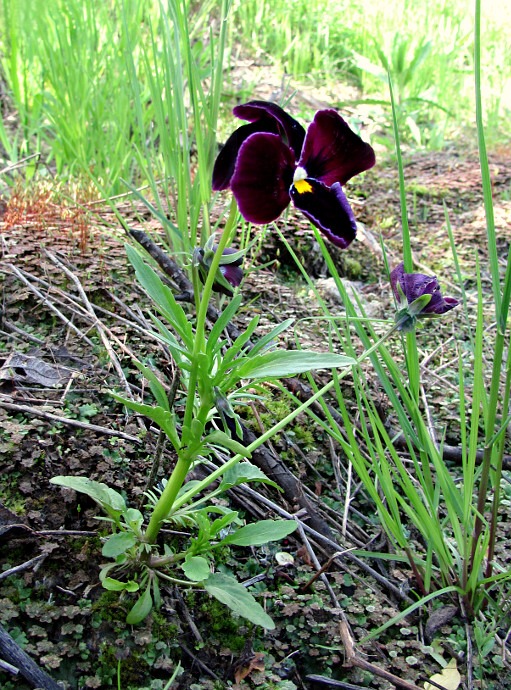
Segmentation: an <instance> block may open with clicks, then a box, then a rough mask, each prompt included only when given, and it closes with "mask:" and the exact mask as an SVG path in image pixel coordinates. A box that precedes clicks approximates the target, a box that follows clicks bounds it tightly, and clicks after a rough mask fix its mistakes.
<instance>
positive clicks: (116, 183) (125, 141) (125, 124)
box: [0, 0, 228, 227]
mask: <svg viewBox="0 0 511 690" xmlns="http://www.w3.org/2000/svg"><path fill="white" fill-rule="evenodd" d="M227 4H228V3H226V2H221V3H218V2H214V1H212V0H210V1H209V2H205V3H194V2H192V1H191V0H162V1H161V2H158V0H148V1H147V2H139V0H109V1H107V2H100V1H99V0H93V1H91V2H86V3H84V2H81V0H48V2H45V3H40V2H39V1H38V0H26V1H24V2H21V3H20V2H18V0H2V2H1V5H0V12H1V15H2V19H3V21H2V22H1V26H2V27H3V28H2V29H0V59H1V63H0V64H1V69H2V75H3V79H4V81H5V84H6V91H7V94H8V96H9V99H10V104H11V109H13V110H15V113H16V116H17V126H16V128H15V129H11V130H10V131H9V130H8V129H6V128H5V127H4V128H3V130H2V131H1V132H0V135H2V138H3V139H5V144H4V148H5V149H6V152H7V156H8V157H9V158H10V159H11V162H14V161H15V160H17V159H18V158H19V157H21V156H23V155H27V154H30V153H33V152H35V151H41V152H42V155H43V160H44V162H45V163H46V164H47V165H49V166H50V168H51V169H54V170H55V172H56V173H57V174H58V175H59V176H63V175H69V176H75V177H80V176H86V177H92V179H93V180H94V181H95V182H96V183H97V184H98V186H99V187H100V189H101V190H102V191H103V192H104V193H105V194H115V193H118V192H122V191H127V187H126V183H128V184H132V185H138V184H143V183H147V182H150V183H151V185H152V187H153V190H152V191H153V193H154V191H155V190H154V183H155V180H157V179H158V178H159V179H164V180H166V182H167V186H168V187H169V190H170V191H169V198H168V199H167V203H166V204H165V206H166V208H171V209H174V208H175V209H176V214H175V216H174V217H173V219H172V220H173V227H187V226H188V223H187V221H186V223H185V213H184V209H185V208H186V207H187V206H189V202H190V195H191V194H193V193H194V191H193V190H194V189H195V188H199V186H200V189H201V191H200V195H201V200H202V202H204V201H205V200H206V199H208V198H209V196H210V188H209V177H210V172H211V167H212V163H213V157H214V150H215V133H216V118H217V113H218V108H219V101H220V93H221V84H222V67H223V51H224V48H225V23H224V20H225V17H226V13H227V9H226V8H227ZM194 152H195V154H196V156H197V159H198V160H197V162H198V163H199V164H200V165H198V166H197V169H198V176H199V178H200V181H199V180H197V181H194V180H193V174H192V168H191V155H192V153H194ZM153 196H154V194H153ZM170 197H172V203H171V201H170ZM192 206H193V209H194V210H193V213H192V215H194V217H193V219H192V226H193V227H196V226H197V222H198V221H197V218H198V211H197V210H196V204H195V202H193V203H192ZM163 215H166V213H165V214H163ZM171 215H172V214H171Z"/></svg>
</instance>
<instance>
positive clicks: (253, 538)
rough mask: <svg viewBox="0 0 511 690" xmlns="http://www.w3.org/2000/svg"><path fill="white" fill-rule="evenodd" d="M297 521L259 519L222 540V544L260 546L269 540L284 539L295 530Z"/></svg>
mask: <svg viewBox="0 0 511 690" xmlns="http://www.w3.org/2000/svg"><path fill="white" fill-rule="evenodd" d="M295 529H296V522H295V521H294V520H259V522H252V523H251V524H250V525H245V527H241V528H240V529H239V530H236V532H234V533H233V534H229V535H228V536H227V537H225V539H223V540H222V544H233V545H235V546H260V545H261V544H266V543H268V542H269V541H278V540H279V539H284V537H287V535H288V534H291V532H294V531H295Z"/></svg>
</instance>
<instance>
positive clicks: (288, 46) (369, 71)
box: [233, 0, 511, 148]
mask: <svg viewBox="0 0 511 690" xmlns="http://www.w3.org/2000/svg"><path fill="white" fill-rule="evenodd" d="M235 7H236V19H235V22H234V23H233V25H235V26H236V36H235V38H236V39H238V40H240V41H241V42H242V43H243V44H244V45H245V46H246V48H247V49H248V50H249V51H250V52H252V51H253V49H254V47H255V48H256V49H257V50H259V51H262V52H263V53H265V54H266V57H267V59H269V60H271V61H272V62H274V63H275V64H276V65H277V66H279V67H281V68H283V69H284V70H285V71H286V72H287V73H288V74H290V75H292V76H293V77H294V78H295V79H297V80H298V81H299V82H300V81H302V82H303V81H310V80H313V81H314V82H315V83H318V84H322V85H324V84H325V83H326V84H327V85H329V87H330V90H331V92H332V93H334V94H335V93H336V92H337V93H338V98H339V102H342V101H343V100H345V98H346V96H345V94H346V89H345V88H344V86H345V85H346V84H349V85H353V84H355V85H357V86H358V88H359V95H360V99H359V100H361V101H365V102H366V103H367V106H368V108H369V109H372V110H373V116H374V114H375V113H377V112H381V108H382V107H383V109H384V110H383V115H386V117H383V116H381V115H380V119H381V122H382V124H383V125H384V127H385V128H387V129H388V125H389V124H390V122H391V120H390V102H389V99H388V94H387V91H386V84H387V71H390V74H391V76H392V79H393V82H394V85H395V90H396V101H397V104H398V109H397V113H398V119H399V121H400V127H401V130H402V134H403V136H406V137H407V139H408V141H410V142H411V143H412V144H413V145H415V146H417V145H419V146H429V147H432V148H439V147H441V146H442V145H443V144H444V141H445V139H446V138H454V137H456V136H459V134H460V132H461V131H462V130H463V129H464V128H467V127H469V128H473V123H472V122H471V117H470V114H471V113H472V112H473V108H474V97H473V90H472V88H471V79H472V74H473V58H472V56H473V48H474V43H473V33H472V26H473V12H472V8H471V7H470V5H468V4H467V2H466V1H465V0H433V1H432V2H428V3H424V2H421V0H400V1H399V2H395V3H390V4H389V3H381V2H378V1H377V0H367V1H366V2H363V3H361V2H359V0H351V1H349V2H341V3H340V2H334V1H333V0H326V1H321V2H319V1H316V0H310V1H309V2H301V1H300V0H297V1H296V2H292V3H289V2H286V1H285V0H257V1H256V0H243V2H241V1H239V2H237V4H236V5H235ZM485 8H486V10H487V11H486V13H484V14H483V18H484V30H485V37H486V41H487V50H486V52H485V56H484V59H483V63H482V68H483V71H484V73H485V74H486V75H488V77H489V78H488V80H487V88H486V89H485V91H484V93H483V100H484V103H485V108H486V112H487V121H488V124H489V125H491V128H490V129H489V134H491V136H492V140H493V141H495V140H498V139H500V140H502V139H504V138H505V137H506V136H508V135H509V133H510V127H509V117H508V115H509V112H510V110H511V80H510V77H509V74H510V71H511V70H510V68H511V50H510V47H511V39H510V38H509V36H510V35H511V12H510V11H509V8H507V5H506V3H505V2H504V1H503V0H501V2H498V3H487V4H486V5H485ZM483 9H484V8H483ZM339 86H340V87H341V88H340V89H339V88H338V87H339ZM339 104H340V103H339ZM376 108H378V110H377V109H376ZM381 138H382V141H383V142H384V143H387V144H388V145H389V147H390V146H391V145H392V142H391V138H390V137H388V136H386V134H385V132H383V134H382V137H381Z"/></svg>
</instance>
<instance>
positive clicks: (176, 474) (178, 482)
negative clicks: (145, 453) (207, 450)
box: [144, 454, 191, 544]
mask: <svg viewBox="0 0 511 690" xmlns="http://www.w3.org/2000/svg"><path fill="white" fill-rule="evenodd" d="M190 464H191V461H190V460H189V454H187V455H186V456H182V457H180V458H179V459H178V461H177V463H176V466H175V467H174V470H173V471H172V474H171V475H170V477H169V480H168V482H167V485H166V486H165V489H164V490H163V492H162V495H161V496H160V498H159V499H158V502H157V503H156V505H155V506H154V508H153V512H152V514H151V518H150V520H149V524H148V525H147V529H146V531H145V536H144V541H146V542H147V543H148V544H154V542H155V541H156V537H157V536H158V532H159V531H160V528H161V523H162V521H163V520H164V519H165V518H166V517H167V515H168V514H169V511H170V509H171V508H172V506H173V505H174V501H175V500H176V496H177V495H178V493H179V490H180V488H181V487H182V486H183V483H184V480H185V479H186V475H187V474H188V472H189V470H190Z"/></svg>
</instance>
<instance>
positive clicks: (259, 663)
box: [234, 652, 264, 690]
mask: <svg viewBox="0 0 511 690" xmlns="http://www.w3.org/2000/svg"><path fill="white" fill-rule="evenodd" d="M252 671H264V653H263V652H255V654H254V656H253V657H252V658H251V659H249V660H248V662H247V663H246V664H243V666H239V667H238V668H237V669H236V672H235V673H234V681H235V683H236V685H235V686H234V690H239V688H238V684H239V683H240V682H241V681H242V680H243V679H244V678H246V677H247V676H249V675H250V674H251V673H252Z"/></svg>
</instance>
